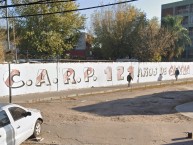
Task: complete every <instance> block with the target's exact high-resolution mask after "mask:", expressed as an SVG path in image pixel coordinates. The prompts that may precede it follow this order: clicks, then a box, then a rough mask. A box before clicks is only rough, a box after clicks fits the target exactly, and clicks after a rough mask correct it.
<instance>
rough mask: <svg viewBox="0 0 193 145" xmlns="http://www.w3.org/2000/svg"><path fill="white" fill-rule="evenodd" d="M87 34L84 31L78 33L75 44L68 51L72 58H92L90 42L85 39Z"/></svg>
mask: <svg viewBox="0 0 193 145" xmlns="http://www.w3.org/2000/svg"><path fill="white" fill-rule="evenodd" d="M88 37H89V35H88V34H87V33H85V32H82V33H81V34H80V38H79V39H78V42H77V45H76V47H75V48H74V49H72V50H70V51H69V55H70V58H72V59H90V58H92V51H91V44H90V43H89V42H88V41H87V40H88Z"/></svg>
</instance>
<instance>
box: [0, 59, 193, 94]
mask: <svg viewBox="0 0 193 145" xmlns="http://www.w3.org/2000/svg"><path fill="white" fill-rule="evenodd" d="M10 67H11V69H10V70H11V71H10V74H11V75H10V78H11V80H10V84H9V65H8V64H0V78H1V79H0V92H1V93H0V96H7V95H9V86H10V87H11V89H12V95H13V96H14V95H19V94H28V93H37V92H49V91H60V90H67V89H79V88H89V87H99V86H111V85H122V84H127V81H126V77H127V74H128V73H129V72H131V73H132V76H133V83H141V82H153V81H158V77H159V74H162V76H163V80H173V79H174V78H175V77H174V71H175V69H176V68H179V70H180V76H179V79H181V78H191V77H192V76H193V63H192V62H188V63H182V62H178V63H177V62H167V63H138V62H108V63H104V62H103V63H102V62H101V63H45V64H44V63H41V64H28V63H24V64H11V65H10Z"/></svg>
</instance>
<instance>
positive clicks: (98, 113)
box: [22, 84, 193, 145]
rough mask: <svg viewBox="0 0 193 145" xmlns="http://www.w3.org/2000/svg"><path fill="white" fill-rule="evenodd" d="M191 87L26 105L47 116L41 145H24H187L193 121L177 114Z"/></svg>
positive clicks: (191, 95)
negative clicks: (176, 108)
mask: <svg viewBox="0 0 193 145" xmlns="http://www.w3.org/2000/svg"><path fill="white" fill-rule="evenodd" d="M192 88H193V85H192V84H188V85H181V86H167V87H163V88H155V89H146V90H136V91H132V92H130V91H125V92H116V93H108V94H100V95H93V96H84V97H79V98H77V97H74V98H67V99H63V100H53V101H49V102H42V103H34V104H22V105H23V106H26V107H32V108H37V109H40V110H41V111H42V114H43V117H44V123H43V132H42V138H44V140H43V141H41V142H36V141H33V139H29V140H27V141H26V142H25V143H23V144H22V145H37V144H40V145H183V144H185V145H189V144H191V145H192V144H193V140H191V139H187V138H186V136H187V134H186V133H184V132H193V119H191V118H188V117H185V116H183V115H181V114H179V113H178V112H176V110H175V107H176V106H177V105H180V104H183V103H186V102H191V101H193V90H192Z"/></svg>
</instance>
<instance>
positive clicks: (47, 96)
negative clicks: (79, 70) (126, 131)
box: [0, 78, 193, 118]
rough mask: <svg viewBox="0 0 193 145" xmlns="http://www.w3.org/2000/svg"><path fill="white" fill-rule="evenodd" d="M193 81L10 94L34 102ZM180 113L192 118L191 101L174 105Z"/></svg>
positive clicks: (20, 100)
mask: <svg viewBox="0 0 193 145" xmlns="http://www.w3.org/2000/svg"><path fill="white" fill-rule="evenodd" d="M190 83H193V79H190V78H188V79H181V80H178V81H175V80H169V81H159V82H148V83H139V84H137V83H136V84H132V85H131V87H128V86H127V85H118V86H107V87H92V88H86V89H74V90H65V91H59V92H44V93H33V94H25V95H17V96H12V99H11V100H12V103H36V102H42V101H50V100H57V99H63V98H68V97H78V96H85V95H94V94H104V93H112V92H118V91H128V90H130V91H132V90H139V89H143V90H144V89H148V88H155V87H157V88H158V87H165V86H169V85H180V84H190ZM0 102H1V103H8V102H9V96H6V97H1V98H0ZM175 109H176V110H177V111H178V112H180V113H181V114H183V115H185V116H188V117H190V118H193V102H189V103H186V104H182V105H179V106H176V108H175Z"/></svg>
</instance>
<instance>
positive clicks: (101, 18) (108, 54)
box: [92, 4, 145, 60]
mask: <svg viewBox="0 0 193 145" xmlns="http://www.w3.org/2000/svg"><path fill="white" fill-rule="evenodd" d="M144 20H145V14H144V13H143V12H141V11H140V10H138V9H136V8H135V7H134V6H131V5H128V4H122V5H116V6H113V7H111V8H107V9H106V8H102V9H101V11H95V13H94V14H93V16H92V33H93V36H95V40H94V44H93V46H94V54H95V56H96V55H97V54H98V56H97V58H101V59H112V60H114V59H116V58H124V57H126V56H129V57H132V56H134V54H133V50H134V49H135V48H134V45H132V44H134V43H133V41H136V40H137V39H138V38H136V37H137V35H136V34H137V32H138V30H137V29H139V28H140V27H141V25H143V24H144V23H145V21H144ZM100 55H101V56H100Z"/></svg>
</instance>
